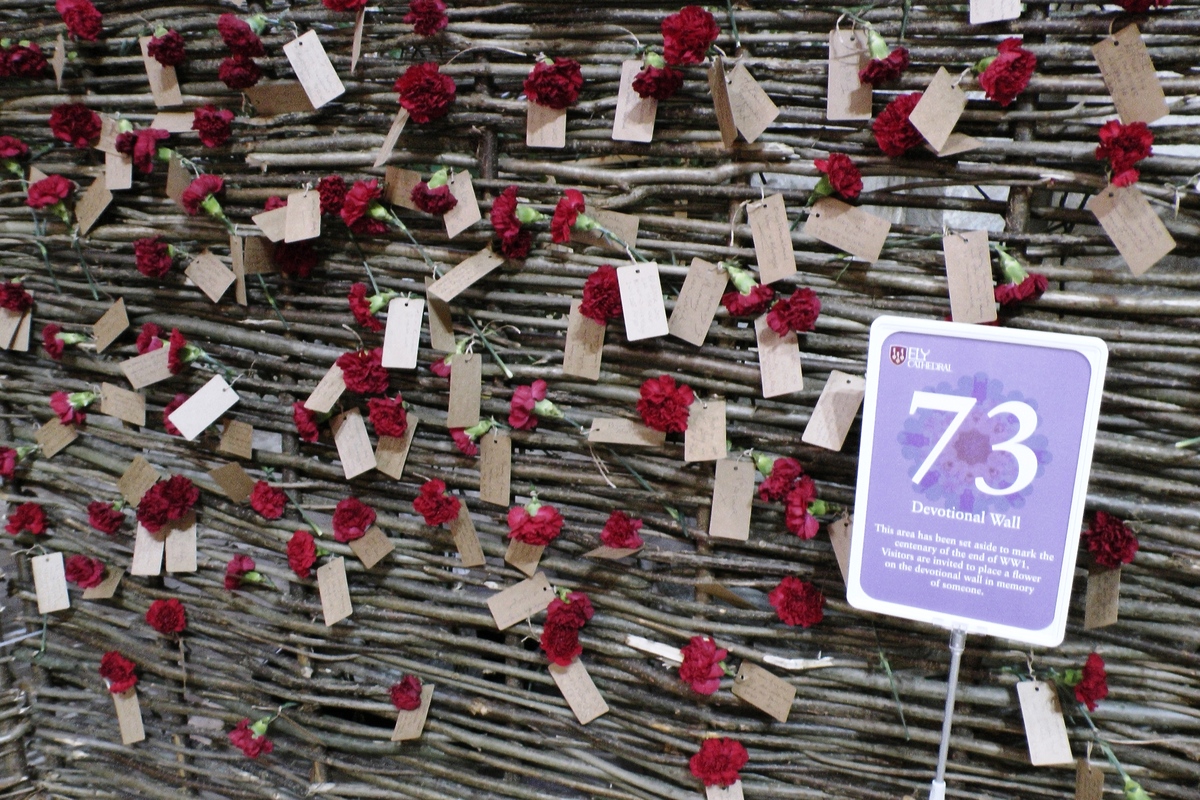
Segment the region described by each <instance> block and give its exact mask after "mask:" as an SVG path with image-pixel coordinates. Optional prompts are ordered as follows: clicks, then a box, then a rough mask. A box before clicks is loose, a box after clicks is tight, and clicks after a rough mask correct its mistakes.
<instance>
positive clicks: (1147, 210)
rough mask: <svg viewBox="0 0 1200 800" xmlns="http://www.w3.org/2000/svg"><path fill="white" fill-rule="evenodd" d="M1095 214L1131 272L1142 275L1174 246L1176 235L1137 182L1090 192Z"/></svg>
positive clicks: (1090, 205) (1091, 206)
mask: <svg viewBox="0 0 1200 800" xmlns="http://www.w3.org/2000/svg"><path fill="white" fill-rule="evenodd" d="M1087 209H1088V211H1091V212H1092V213H1093V214H1095V215H1096V219H1098V220H1099V221H1100V226H1101V227H1103V228H1104V232H1105V233H1107V234H1108V238H1109V239H1111V240H1112V243H1113V246H1114V247H1116V248H1117V251H1118V252H1119V253H1120V254H1121V257H1122V258H1124V259H1125V263H1126V264H1128V265H1129V271H1130V272H1132V273H1133V274H1134V275H1142V274H1144V273H1145V272H1146V271H1147V270H1149V269H1150V268H1151V267H1153V266H1154V265H1155V264H1157V263H1158V262H1159V261H1161V260H1162V259H1163V257H1164V256H1166V255H1167V253H1170V252H1171V251H1172V250H1174V249H1175V239H1174V237H1172V236H1171V233H1170V231H1168V230H1167V226H1166V225H1164V224H1163V221H1162V220H1161V219H1159V218H1158V214H1155V213H1154V209H1153V208H1152V207H1151V206H1150V201H1149V200H1147V199H1146V197H1145V195H1143V194H1142V193H1141V192H1140V191H1139V190H1138V188H1137V186H1109V187H1107V188H1105V189H1102V190H1100V192H1099V193H1098V194H1094V195H1092V197H1091V199H1089V200H1088V201H1087Z"/></svg>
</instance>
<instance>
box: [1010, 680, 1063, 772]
mask: <svg viewBox="0 0 1200 800" xmlns="http://www.w3.org/2000/svg"><path fill="white" fill-rule="evenodd" d="M1017 696H1018V697H1019V698H1020V700H1021V716H1022V717H1023V718H1024V720H1025V738H1026V740H1027V742H1028V744H1029V761H1030V763H1031V764H1033V766H1035V767H1044V766H1058V765H1060V764H1073V763H1075V758H1074V756H1072V755H1071V742H1070V740H1068V739H1067V726H1066V723H1065V722H1063V715H1062V709H1061V708H1060V707H1059V704H1058V697H1057V696H1056V694H1055V691H1054V686H1053V685H1051V684H1049V683H1043V682H1042V681H1021V682H1019V683H1018V684H1017Z"/></svg>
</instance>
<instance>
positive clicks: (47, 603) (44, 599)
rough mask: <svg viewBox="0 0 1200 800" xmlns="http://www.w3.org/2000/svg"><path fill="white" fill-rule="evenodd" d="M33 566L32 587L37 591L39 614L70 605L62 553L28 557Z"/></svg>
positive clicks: (63, 608) (64, 608)
mask: <svg viewBox="0 0 1200 800" xmlns="http://www.w3.org/2000/svg"><path fill="white" fill-rule="evenodd" d="M30 565H31V566H32V567H33V589H34V591H35V592H36V593H37V604H38V613H39V614H53V613H54V612H55V611H64V610H66V609H68V608H70V607H71V597H70V595H68V594H67V573H66V571H65V569H64V567H63V556H62V553H49V554H47V555H44V556H34V557H33V558H32V559H30Z"/></svg>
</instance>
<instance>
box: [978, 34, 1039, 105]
mask: <svg viewBox="0 0 1200 800" xmlns="http://www.w3.org/2000/svg"><path fill="white" fill-rule="evenodd" d="M996 50H997V51H998V55H996V57H995V58H993V59H991V63H989V64H988V65H987V68H986V69H984V71H983V72H982V73H981V74H980V75H979V85H980V86H982V87H983V91H984V92H985V93H986V94H987V98H988V100H995V101H996V102H997V103H999V104H1000V105H1002V106H1007V105H1009V104H1010V103H1012V101H1013V100H1016V99H1017V95H1019V94H1020V93H1021V92H1023V91H1025V87H1026V86H1028V85H1029V78H1030V77H1031V76H1032V75H1033V71H1034V70H1035V69H1037V56H1035V55H1034V54H1033V53H1031V52H1029V51H1028V50H1025V49H1024V48H1022V47H1021V40H1020V39H1017V38H1012V39H1005V40H1004V41H1003V42H1001V43H1000V46H999V47H997V48H996Z"/></svg>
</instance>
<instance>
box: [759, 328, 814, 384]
mask: <svg viewBox="0 0 1200 800" xmlns="http://www.w3.org/2000/svg"><path fill="white" fill-rule="evenodd" d="M754 334H755V337H756V338H757V339H758V372H759V377H760V379H761V382H762V395H763V397H779V396H780V395H784V394H791V393H792V392H799V391H801V390H802V389H804V374H803V372H802V371H801V363H800V342H799V340H798V339H797V338H796V334H795V332H794V331H789V332H788V333H787V334H786V335H784V336H780V335H779V334H778V333H776V332H775V331H773V330H772V329H771V326H770V325H768V324H767V317H766V315H765V314H764V315H763V316H761V317H759V318H758V319H756V320H754Z"/></svg>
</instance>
